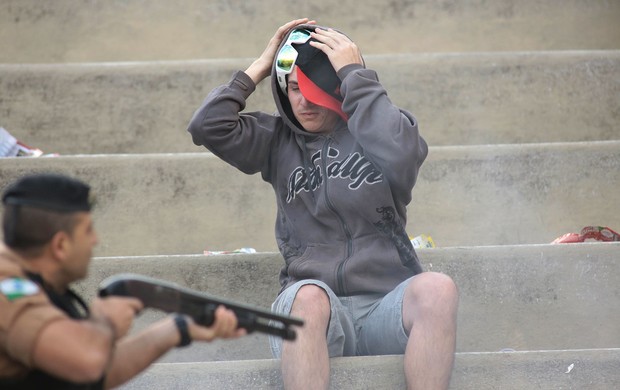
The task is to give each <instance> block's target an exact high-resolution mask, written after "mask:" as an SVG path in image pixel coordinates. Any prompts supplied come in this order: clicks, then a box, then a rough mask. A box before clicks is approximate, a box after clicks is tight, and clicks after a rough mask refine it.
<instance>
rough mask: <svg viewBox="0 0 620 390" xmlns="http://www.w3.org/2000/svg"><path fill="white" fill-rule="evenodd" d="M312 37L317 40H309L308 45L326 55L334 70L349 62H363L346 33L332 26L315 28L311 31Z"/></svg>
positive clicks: (357, 49) (361, 63) (355, 46)
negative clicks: (325, 28)
mask: <svg viewBox="0 0 620 390" xmlns="http://www.w3.org/2000/svg"><path fill="white" fill-rule="evenodd" d="M312 38H314V39H316V40H317V41H318V42H316V41H310V45H312V46H314V47H316V48H317V49H319V50H321V51H322V52H323V53H325V55H327V58H329V61H330V62H331V64H332V66H333V67H334V70H335V71H336V72H338V71H339V70H340V69H342V68H343V67H345V66H346V65H349V64H360V65H363V64H364V62H363V60H362V54H361V52H360V49H359V48H358V47H357V45H356V44H355V43H354V42H353V41H352V40H351V39H349V37H347V36H346V35H344V34H342V33H340V32H338V31H336V30H334V29H332V28H328V29H327V30H324V29H321V28H317V29H316V30H315V31H314V32H313V33H312Z"/></svg>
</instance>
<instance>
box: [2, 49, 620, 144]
mask: <svg viewBox="0 0 620 390" xmlns="http://www.w3.org/2000/svg"><path fill="white" fill-rule="evenodd" d="M366 59H367V62H368V65H369V66H370V67H372V68H373V69H376V70H377V72H378V74H379V76H380V79H381V81H382V83H383V84H384V86H385V87H386V90H387V91H388V93H389V96H390V98H391V99H392V100H393V101H394V103H396V104H397V105H399V106H401V107H403V108H405V109H407V110H409V111H411V112H413V113H414V114H415V115H416V117H417V118H418V120H419V123H420V129H421V131H422V132H423V134H424V135H425V137H426V138H427V140H428V142H429V144H430V145H434V146H439V145H471V144H489V143H529V142H562V141H565V142H570V141H592V140H612V139H620V106H619V104H618V96H620V50H610V51H568V52H519V53H451V54H445V53H444V54H401V55H395V54H390V55H369V56H367V58H366ZM251 61H252V60H251V59H249V58H241V59H228V60H194V61H178V62H140V63H108V64H106V63H99V64H95V63H89V64H69V65H6V64H5V65H0V90H2V91H3V94H2V95H3V96H2V99H1V100H0V118H2V123H0V125H2V126H3V127H4V128H6V129H7V130H9V132H11V133H12V134H13V135H14V136H15V137H17V138H18V139H20V140H22V141H23V142H25V143H26V144H29V145H32V146H35V147H38V148H39V149H41V150H43V151H44V152H47V153H60V154H89V153H159V152H162V153H167V152H195V151H197V150H200V149H199V148H197V147H196V146H195V145H194V144H193V143H192V142H191V139H190V137H189V135H188V134H187V132H186V127H187V124H188V122H189V120H190V118H191V116H192V114H193V112H194V110H195V109H197V108H198V106H199V105H200V103H201V102H202V101H203V99H204V97H205V96H206V95H207V94H208V93H209V91H210V90H211V89H212V88H214V87H216V86H218V85H220V84H223V83H225V82H227V81H228V80H229V78H230V76H231V74H232V72H233V71H234V70H236V69H245V68H246V67H247V66H248V65H249V64H250V62H251ZM247 110H248V111H254V110H263V111H266V112H274V111H275V106H274V104H273V97H272V95H271V90H270V88H269V83H268V82H263V83H261V84H260V85H259V88H258V91H257V92H256V93H255V95H254V96H252V98H250V100H249V101H248V107H247Z"/></svg>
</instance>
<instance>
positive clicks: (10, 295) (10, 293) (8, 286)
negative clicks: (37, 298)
mask: <svg viewBox="0 0 620 390" xmlns="http://www.w3.org/2000/svg"><path fill="white" fill-rule="evenodd" d="M38 292H39V286H38V285H37V284H36V283H35V282H33V281H31V280H28V279H23V278H11V279H5V280H3V281H1V282H0V294H2V295H4V296H5V297H7V299H8V300H9V301H14V300H16V299H19V298H23V297H28V296H31V295H35V294H37V293H38Z"/></svg>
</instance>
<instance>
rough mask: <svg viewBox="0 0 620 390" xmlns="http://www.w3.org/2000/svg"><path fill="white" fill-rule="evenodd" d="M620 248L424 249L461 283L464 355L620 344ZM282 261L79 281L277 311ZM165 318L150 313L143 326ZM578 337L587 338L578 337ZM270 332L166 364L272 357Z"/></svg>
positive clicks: (154, 259)
mask: <svg viewBox="0 0 620 390" xmlns="http://www.w3.org/2000/svg"><path fill="white" fill-rule="evenodd" d="M619 250H620V243H587V244H582V245H569V244H555V245H551V244H545V245H503V246H478V247H471V246H470V247H452V248H433V249H420V250H419V251H418V254H419V257H420V261H421V263H422V266H423V268H424V269H425V270H428V271H437V272H444V273H446V274H448V275H450V276H452V278H453V279H454V280H455V282H456V284H457V285H458V287H459V294H460V307H459V323H458V329H459V337H458V339H457V350H458V351H459V352H497V351H501V350H503V349H507V348H508V349H514V350H517V351H527V350H555V349H590V348H605V347H607V346H617V345H618V343H620V325H619V324H620V312H619V311H618V310H617V306H618V305H617V303H618V302H617V300H614V299H611V298H612V297H617V296H618V295H619V294H620V277H619V276H618V272H617V271H618V270H619V269H620V267H619V265H618V261H617V254H618V251H619ZM282 264H283V260H282V257H281V256H280V254H279V253H275V252H271V253H265V252H263V253H256V254H230V255H211V256H202V255H176V256H131V257H125V256H121V257H98V258H96V259H95V260H94V262H93V264H92V266H91V271H90V275H89V278H88V279H87V280H86V281H84V282H82V283H79V284H78V285H77V288H78V289H79V291H80V292H81V293H82V294H83V295H84V296H85V297H88V298H92V297H94V295H95V293H96V291H97V287H98V285H99V283H100V282H101V281H102V280H103V279H105V278H106V277H108V276H111V275H114V274H115V273H118V272H134V273H138V274H142V275H147V276H150V277H154V278H158V279H165V280H167V281H170V282H173V283H176V284H178V285H181V286H186V287H189V288H192V289H195V290H197V291H207V292H209V294H212V295H217V296H221V297H226V298H229V299H234V300H236V301H239V302H245V303H249V304H252V305H257V306H259V307H263V308H269V307H270V305H271V302H272V301H273V299H274V297H275V295H276V294H277V293H278V290H279V288H280V287H279V284H278V281H277V275H278V272H279V270H280V267H281V266H282ZM162 315H164V314H163V313H158V312H154V311H151V312H149V313H145V314H144V315H142V316H141V317H140V318H139V319H138V320H137V322H136V327H137V328H142V327H144V326H145V325H146V324H149V323H151V322H152V321H153V320H154V319H155V318H159V317H161V316H162ZM574 335H579V337H574ZM269 356H270V353H269V350H268V344H267V336H265V335H262V334H252V335H251V336H250V337H247V338H245V339H241V340H236V341H234V342H230V341H220V342H216V343H213V344H212V345H205V344H196V345H193V346H192V347H190V348H188V349H183V350H176V351H173V352H171V353H170V354H169V355H168V356H166V357H164V358H163V360H164V361H167V362H174V361H202V360H214V361H221V360H246V359H265V358H269Z"/></svg>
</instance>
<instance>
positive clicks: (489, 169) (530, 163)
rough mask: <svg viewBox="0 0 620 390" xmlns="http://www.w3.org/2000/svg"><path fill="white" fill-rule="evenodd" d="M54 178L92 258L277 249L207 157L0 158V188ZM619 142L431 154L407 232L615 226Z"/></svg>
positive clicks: (259, 194)
mask: <svg viewBox="0 0 620 390" xmlns="http://www.w3.org/2000/svg"><path fill="white" fill-rule="evenodd" d="M35 171H56V172H63V173H66V174H70V175H73V176H76V177H79V178H81V179H83V180H85V181H86V182H88V183H90V184H91V185H92V187H93V189H94V193H95V194H96V196H97V199H98V205H97V208H96V209H95V211H94V214H95V218H96V221H97V225H96V226H97V229H98V231H99V234H100V237H101V244H100V246H99V247H98V248H97V250H96V254H97V255H98V256H131V255H146V254H166V255H168V254H198V253H203V251H204V250H205V249H208V250H233V249H237V248H242V247H252V248H255V249H257V250H259V251H277V247H276V244H275V238H274V232H273V230H274V221H275V199H274V195H273V190H272V188H271V186H270V185H268V184H266V183H264V182H262V179H261V178H260V176H259V175H252V176H248V175H245V174H243V173H241V172H239V171H237V170H236V169H234V168H232V167H231V166H228V165H227V164H225V163H223V162H222V161H221V160H219V159H218V158H217V157H215V156H214V155H212V154H210V153H207V152H205V153H187V154H145V155H90V156H65V157H55V158H19V157H18V158H7V159H3V161H2V171H1V175H0V188H2V187H4V186H5V185H6V183H8V182H9V181H11V180H13V179H15V178H17V177H18V176H20V175H23V174H26V173H29V172H35ZM618 183H620V141H604V142H584V143H552V144H527V145H486V146H461V147H456V146H455V147H431V148H430V152H429V157H428V159H427V161H426V162H425V163H424V165H423V166H422V169H421V172H420V176H419V180H418V183H417V184H416V187H415V188H414V190H413V201H412V203H411V204H410V205H409V208H408V209H409V219H408V224H407V231H408V232H409V234H410V235H412V236H417V235H419V234H429V235H431V237H433V239H434V240H435V242H436V244H437V245H438V246H440V247H449V246H460V245H467V246H475V245H505V244H541V243H549V242H551V241H553V240H554V239H555V238H557V237H559V236H561V235H563V234H565V233H569V232H577V231H579V230H580V229H581V228H582V227H584V226H587V225H600V226H609V227H611V228H612V229H614V228H615V229H618V226H620V203H619V202H618V199H617V195H618Z"/></svg>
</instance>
